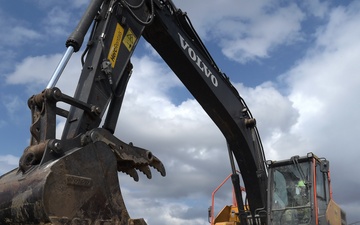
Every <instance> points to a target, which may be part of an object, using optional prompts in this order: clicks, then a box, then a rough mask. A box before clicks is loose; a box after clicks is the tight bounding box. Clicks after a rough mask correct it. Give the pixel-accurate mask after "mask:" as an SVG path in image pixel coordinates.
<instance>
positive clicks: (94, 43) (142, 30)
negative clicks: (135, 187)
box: [0, 0, 346, 225]
mask: <svg viewBox="0 0 360 225" xmlns="http://www.w3.org/2000/svg"><path fill="white" fill-rule="evenodd" d="M85 37H88V41H87V44H86V47H85V48H84V51H83V54H82V60H81V63H82V71H81V74H80V77H79V81H78V85H77V88H76V91H75V94H74V95H73V96H69V95H66V94H65V93H62V92H61V90H60V89H59V88H57V87H56V84H57V81H58V79H59V78H60V76H61V74H62V73H63V70H64V68H65V67H66V65H67V63H68V61H69V59H70V58H71V56H72V54H73V53H75V52H78V51H79V50H80V48H81V47H82V45H83V42H84V39H85ZM141 37H143V38H144V39H145V40H146V41H147V42H148V43H150V44H151V45H152V46H153V48H154V49H155V50H156V51H157V52H158V53H159V55H160V56H161V57H162V58H163V60H164V61H165V62H166V63H167V64H168V66H169V67H170V68H171V69H172V71H174V73H175V74H176V76H177V77H178V78H179V79H180V80H181V81H182V83H183V84H184V85H185V87H186V88H187V89H188V90H189V91H190V93H191V94H192V95H193V96H194V98H195V99H196V100H197V101H198V102H199V104H200V105H201V106H202V108H203V109H204V110H205V112H206V113H207V114H208V115H209V117H210V118H211V119H212V120H213V121H214V123H215V124H216V125H217V127H218V128H219V130H220V131H221V133H222V134H223V135H224V137H225V139H226V143H227V146H226V149H227V153H226V154H228V155H229V162H230V167H231V171H232V174H231V181H232V184H233V190H234V196H235V199H236V206H234V205H233V206H229V207H230V208H229V207H228V209H227V210H225V211H224V212H225V216H224V212H221V213H220V214H221V215H223V216H220V217H216V218H215V219H214V220H213V221H214V224H216V225H238V224H258V225H262V224H268V225H271V224H273V225H277V224H278V225H281V224H282V225H284V224H313V225H315V224H316V225H318V224H332V225H333V224H346V215H345V213H344V212H343V211H342V210H341V209H340V207H339V206H338V205H337V204H336V203H335V202H334V200H333V198H332V190H331V184H330V172H329V161H328V160H326V159H325V158H321V157H317V156H316V155H315V154H313V153H308V154H307V155H306V156H302V157H300V156H294V157H291V158H290V159H286V160H282V161H267V160H265V156H264V150H263V147H262V144H261V139H260V135H259V132H258V130H257V127H256V120H255V119H254V118H253V116H252V114H251V112H250V110H249V108H248V107H247V105H246V103H245V101H244V100H243V98H242V97H241V96H240V95H239V93H238V91H237V90H236V89H235V88H234V86H233V85H232V84H231V82H230V80H229V78H228V77H227V76H226V75H225V74H224V73H223V72H221V70H220V69H219V68H218V66H217V65H216V63H215V62H214V60H213V58H212V57H211V55H210V53H209V52H208V51H207V49H206V47H205V45H204V44H203V42H202V41H201V39H200V37H199V35H198V34H197V33H196V31H195V29H194V27H193V26H192V24H191V21H190V19H189V17H188V16H187V14H186V13H185V12H183V11H182V10H181V9H179V8H177V7H176V6H175V5H174V3H173V2H172V1H171V0H91V1H90V3H89V5H88V7H87V9H86V11H85V13H84V15H83V17H82V18H81V19H80V21H79V23H78V24H77V26H76V28H75V29H74V31H73V32H72V33H71V34H70V36H69V38H68V39H67V41H66V52H65V54H64V55H63V57H62V59H61V61H60V62H59V64H58V66H57V67H56V68H55V71H54V73H53V74H52V77H51V79H50V81H49V83H48V85H47V86H46V88H45V89H44V90H43V91H42V92H41V93H39V94H35V95H33V96H31V97H30V98H29V100H28V106H29V108H30V111H31V126H30V144H29V146H28V147H27V148H26V149H25V150H24V152H23V154H22V156H21V158H20V160H19V166H18V168H15V169H13V170H11V171H9V172H7V173H5V174H3V175H2V176H1V177H0V224H15V225H16V224H56V225H57V224H89V225H90V224H93V225H100V224H103V225H105V224H107V225H108V224H114V225H144V224H146V221H145V220H144V219H143V218H140V219H134V218H131V217H130V215H129V213H128V211H127V209H126V206H125V203H124V200H123V197H122V194H121V190H120V186H119V180H118V171H119V172H124V173H126V174H128V175H129V176H131V177H132V178H133V179H134V180H135V181H138V179H139V176H138V171H140V172H142V173H144V174H145V175H146V176H147V178H149V179H150V178H151V177H152V174H151V170H150V167H152V168H154V169H155V170H157V171H158V172H159V173H160V174H161V175H162V176H165V175H166V171H165V167H164V164H163V163H162V162H161V160H160V159H159V158H157V157H156V156H155V155H154V154H153V152H151V151H149V150H147V149H144V148H141V147H138V146H135V145H133V144H132V143H125V142H124V141H122V140H120V139H119V138H117V137H116V136H114V131H115V128H116V124H117V121H118V117H119V113H120V110H121V106H122V102H123V99H124V95H125V92H126V87H127V84H128V81H129V79H130V76H131V73H132V67H133V66H132V64H131V56H132V54H133V52H134V50H135V48H136V45H137V44H138V42H139V39H140V38H141ZM58 103H61V104H58ZM59 105H61V106H63V105H67V106H69V108H65V107H60V106H59ZM59 117H63V118H65V119H66V124H65V126H64V129H63V131H62V134H60V135H59V136H57V135H56V124H57V122H56V121H57V118H59ZM56 137H61V138H56ZM237 170H239V171H240V173H241V175H239V174H238V173H237ZM240 179H241V180H242V182H243V183H244V186H245V190H246V199H244V197H243V195H244V191H243V189H242V188H241V187H240ZM220 214H219V215H220ZM226 214H229V216H226Z"/></svg>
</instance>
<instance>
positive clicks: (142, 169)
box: [137, 165, 152, 179]
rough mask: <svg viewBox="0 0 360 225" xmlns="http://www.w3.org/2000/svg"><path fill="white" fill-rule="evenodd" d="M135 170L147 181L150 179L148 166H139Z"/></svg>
mask: <svg viewBox="0 0 360 225" xmlns="http://www.w3.org/2000/svg"><path fill="white" fill-rule="evenodd" d="M137 169H138V170H140V171H141V172H142V173H143V174H145V175H146V177H147V178H148V179H151V178H152V175H151V171H150V168H149V166H147V165H146V166H140V167H138V168H137Z"/></svg>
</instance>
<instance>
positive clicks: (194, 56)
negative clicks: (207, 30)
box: [179, 34, 219, 87]
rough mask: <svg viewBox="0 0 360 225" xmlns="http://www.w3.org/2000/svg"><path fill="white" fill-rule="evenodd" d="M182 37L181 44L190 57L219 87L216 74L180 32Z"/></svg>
mask: <svg viewBox="0 0 360 225" xmlns="http://www.w3.org/2000/svg"><path fill="white" fill-rule="evenodd" d="M179 38H180V44H181V47H182V48H183V49H184V51H187V53H188V54H189V56H190V58H191V59H192V60H193V61H194V62H195V63H196V65H197V66H198V67H199V69H200V70H201V71H202V72H203V74H204V75H205V76H206V77H207V78H209V79H210V80H211V83H212V84H213V85H214V86H215V87H217V86H218V85H219V83H218V80H217V79H216V77H215V76H214V74H212V73H211V71H210V70H209V68H208V67H207V66H206V65H205V63H204V62H203V61H202V60H201V59H200V57H199V56H198V55H197V54H196V52H195V51H194V49H192V48H191V47H190V46H189V44H188V43H187V42H186V41H185V39H184V38H183V37H182V36H181V34H179Z"/></svg>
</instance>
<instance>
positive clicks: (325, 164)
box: [267, 153, 346, 225]
mask: <svg viewBox="0 0 360 225" xmlns="http://www.w3.org/2000/svg"><path fill="white" fill-rule="evenodd" d="M267 166H268V172H269V182H268V187H269V189H268V190H269V195H268V206H267V211H268V213H269V215H270V216H269V217H268V224H274V225H282V224H304V225H305V224H346V218H345V213H344V212H343V211H342V210H341V209H340V207H339V206H338V205H337V204H336V203H335V202H334V201H333V200H332V191H331V185H330V172H329V161H327V160H326V159H324V158H318V157H317V156H315V155H314V154H313V153H308V154H307V156H305V157H299V156H293V157H291V158H290V159H289V160H282V161H276V162H275V161H267Z"/></svg>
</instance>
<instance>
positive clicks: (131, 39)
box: [123, 28, 137, 52]
mask: <svg viewBox="0 0 360 225" xmlns="http://www.w3.org/2000/svg"><path fill="white" fill-rule="evenodd" d="M136 40H137V38H136V36H135V34H134V32H133V31H132V30H131V29H130V28H129V30H128V31H127V32H126V35H125V37H124V40H123V43H124V45H125V46H126V48H127V49H128V50H129V52H131V50H132V48H133V47H134V45H135V42H136Z"/></svg>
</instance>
